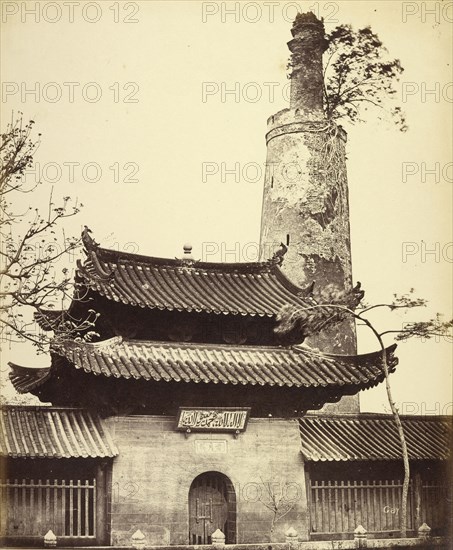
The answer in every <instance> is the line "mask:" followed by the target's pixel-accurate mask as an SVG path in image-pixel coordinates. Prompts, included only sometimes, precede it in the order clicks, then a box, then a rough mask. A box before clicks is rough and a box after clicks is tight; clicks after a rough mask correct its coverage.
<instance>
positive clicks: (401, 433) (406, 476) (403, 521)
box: [380, 340, 410, 538]
mask: <svg viewBox="0 0 453 550" xmlns="http://www.w3.org/2000/svg"><path fill="white" fill-rule="evenodd" d="M380 343H381V346H382V366H383V369H384V374H385V388H386V390H387V398H388V401H389V404H390V409H391V411H392V414H393V418H394V419H395V424H396V427H397V429H398V435H399V438H400V443H401V453H402V455H403V464H404V480H403V489H402V492H401V516H400V529H401V537H402V538H405V537H406V536H407V496H408V493H409V480H410V466H409V455H408V453H407V443H406V437H405V435H404V429H403V424H402V422H401V418H400V415H399V413H398V409H397V408H396V406H395V403H394V401H393V397H392V390H391V387H390V380H389V371H388V365H387V353H386V351H385V348H384V345H383V343H382V340H381V341H380Z"/></svg>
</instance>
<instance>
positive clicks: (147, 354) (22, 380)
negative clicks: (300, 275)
mask: <svg viewBox="0 0 453 550" xmlns="http://www.w3.org/2000/svg"><path fill="white" fill-rule="evenodd" d="M395 348H396V346H395V345H393V346H391V347H389V348H387V350H386V356H387V362H388V365H389V370H390V371H393V370H394V368H395V366H396V364H397V360H396V358H395V357H394V355H393V354H394V350H395ZM58 354H59V355H60V356H63V357H64V358H66V359H67V360H68V362H69V364H70V365H71V366H73V367H74V368H76V369H81V370H83V371H85V372H86V373H91V374H93V375H97V376H105V377H108V378H111V377H113V378H126V379H137V380H138V379H143V380H148V381H156V382H192V383H196V384H200V383H213V384H233V385H252V386H280V387H284V386H286V387H289V388H291V387H295V388H303V387H305V388H309V387H312V388H313V387H314V388H315V387H327V386H355V387H357V388H358V389H366V388H370V387H372V386H374V385H376V384H378V383H379V382H382V380H383V379H384V371H383V367H382V355H381V353H380V352H378V353H369V354H365V355H356V356H347V355H332V354H325V353H320V352H317V351H314V350H312V349H310V348H308V347H302V346H290V347H283V346H282V347H267V346H260V347H252V346H231V345H214V344H180V343H173V342H151V341H137V340H124V339H122V338H121V337H115V338H111V339H109V340H105V341H103V342H99V343H85V342H68V343H66V344H64V345H62V346H60V347H59V349H58ZM10 366H11V368H12V372H11V380H12V382H13V384H14V386H15V388H16V390H17V391H19V392H22V393H23V392H26V391H30V390H32V389H33V388H34V387H37V386H39V385H41V384H42V383H44V382H45V381H46V380H48V379H49V378H50V377H51V376H52V367H50V368H44V369H32V368H26V367H18V366H17V365H14V364H11V365H10ZM33 378H34V380H35V385H34V382H33Z"/></svg>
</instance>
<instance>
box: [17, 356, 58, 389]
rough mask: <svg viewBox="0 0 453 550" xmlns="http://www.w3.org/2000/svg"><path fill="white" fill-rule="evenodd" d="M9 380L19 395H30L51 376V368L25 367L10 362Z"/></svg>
mask: <svg viewBox="0 0 453 550" xmlns="http://www.w3.org/2000/svg"><path fill="white" fill-rule="evenodd" d="M8 366H9V367H10V369H11V372H10V373H9V379H10V380H11V383H12V384H13V386H14V389H15V390H16V391H17V392H18V393H29V392H30V391H32V390H34V389H35V388H38V387H39V386H41V384H43V383H44V382H45V381H46V380H48V378H49V377H50V376H51V367H39V368H33V367H23V366H21V365H16V363H12V362H9V363H8Z"/></svg>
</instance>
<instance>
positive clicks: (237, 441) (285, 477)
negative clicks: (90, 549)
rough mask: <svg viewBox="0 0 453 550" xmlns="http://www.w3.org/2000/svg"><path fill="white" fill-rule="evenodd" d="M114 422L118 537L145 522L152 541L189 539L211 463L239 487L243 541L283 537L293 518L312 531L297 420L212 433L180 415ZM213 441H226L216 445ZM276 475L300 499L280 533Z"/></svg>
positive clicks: (118, 542) (124, 540) (114, 533)
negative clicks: (273, 503)
mask: <svg viewBox="0 0 453 550" xmlns="http://www.w3.org/2000/svg"><path fill="white" fill-rule="evenodd" d="M107 423H108V425H109V429H110V430H111V432H112V436H113V438H114V440H115V442H116V444H117V446H118V448H119V456H118V457H117V458H116V459H115V460H114V462H113V468H112V492H111V509H110V516H111V544H112V545H114V546H122V545H127V544H128V543H129V541H130V538H131V535H132V534H133V533H134V532H135V531H136V530H137V529H140V530H141V531H142V532H143V533H144V534H145V536H146V539H147V542H148V544H149V545H166V544H187V542H188V532H189V512H188V495H189V489H190V485H191V483H192V481H193V480H194V478H195V477H197V476H198V475H199V474H201V473H203V472H209V471H215V472H220V473H222V474H224V475H226V476H227V477H228V478H229V479H230V480H231V482H232V484H233V486H234V488H235V492H236V500H237V517H236V521H237V538H236V541H237V542H238V543H253V542H263V541H266V540H270V539H271V538H272V539H273V540H275V541H282V542H283V541H284V540H285V537H284V533H285V531H286V530H287V529H288V527H289V526H294V527H295V528H296V529H297V530H298V532H299V533H300V534H301V536H303V537H307V532H308V527H307V506H306V502H307V501H306V493H305V481H304V470H303V464H302V458H301V453H300V436H299V428H298V423H297V420H281V419H250V420H249V424H248V427H247V429H246V431H245V432H244V433H241V434H240V435H239V436H238V437H237V438H235V437H234V436H233V435H232V434H207V433H191V434H188V436H187V437H186V434H185V433H182V432H177V431H175V429H174V428H175V424H176V419H175V418H174V417H159V416H123V417H111V418H109V419H108V420H107ZM209 441H218V442H222V443H219V444H217V445H215V446H214V447H212V448H210V447H211V445H210V444H209V443H206V442H209ZM213 449H215V452H213ZM269 482H271V483H272V488H273V494H274V495H275V496H277V497H281V496H282V495H283V496H286V497H287V500H292V499H294V506H293V507H292V508H291V510H290V512H289V513H287V514H286V515H285V516H284V517H283V518H281V519H280V520H279V521H277V523H276V526H275V530H274V533H273V536H272V537H270V527H271V521H272V513H271V512H270V510H269V509H268V508H267V507H266V506H265V505H264V504H263V502H267V503H269V493H268V491H267V488H266V485H265V484H267V483H269ZM260 500H261V501H260ZM282 510H283V508H282Z"/></svg>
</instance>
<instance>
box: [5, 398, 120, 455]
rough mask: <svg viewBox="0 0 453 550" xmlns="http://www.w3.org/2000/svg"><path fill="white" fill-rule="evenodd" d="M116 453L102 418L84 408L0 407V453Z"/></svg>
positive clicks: (116, 450)
mask: <svg viewBox="0 0 453 550" xmlns="http://www.w3.org/2000/svg"><path fill="white" fill-rule="evenodd" d="M117 454H118V449H117V448H116V445H115V444H114V442H113V440H112V438H111V437H110V434H109V432H108V430H107V428H106V426H105V425H104V424H103V422H102V420H101V419H100V418H99V417H98V416H97V415H96V414H94V413H92V412H89V411H87V410H83V409H72V408H58V407H29V406H21V407H19V406H17V407H16V406H5V407H2V408H1V409H0V456H6V457H10V458H44V457H46V458H105V457H114V456H116V455H117Z"/></svg>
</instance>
